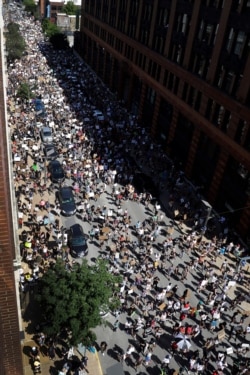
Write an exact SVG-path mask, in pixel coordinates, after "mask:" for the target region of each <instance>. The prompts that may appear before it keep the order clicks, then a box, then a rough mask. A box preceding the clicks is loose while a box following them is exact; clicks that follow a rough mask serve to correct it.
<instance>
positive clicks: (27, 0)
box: [23, 0, 37, 14]
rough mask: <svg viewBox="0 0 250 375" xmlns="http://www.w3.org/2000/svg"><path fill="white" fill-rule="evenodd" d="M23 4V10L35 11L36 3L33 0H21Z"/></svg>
mask: <svg viewBox="0 0 250 375" xmlns="http://www.w3.org/2000/svg"><path fill="white" fill-rule="evenodd" d="M23 5H24V6H25V10H26V11H27V12H30V13H33V14H34V13H36V12H37V5H36V3H35V2H34V0H23Z"/></svg>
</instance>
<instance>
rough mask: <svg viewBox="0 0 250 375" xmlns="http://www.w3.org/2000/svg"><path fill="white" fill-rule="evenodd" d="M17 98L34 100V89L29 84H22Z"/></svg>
mask: <svg viewBox="0 0 250 375" xmlns="http://www.w3.org/2000/svg"><path fill="white" fill-rule="evenodd" d="M17 96H18V97H19V98H21V99H22V100H28V99H31V98H34V94H33V93H32V89H31V87H30V86H29V84H28V83H27V82H21V83H20V84H19V87H18V90H17Z"/></svg>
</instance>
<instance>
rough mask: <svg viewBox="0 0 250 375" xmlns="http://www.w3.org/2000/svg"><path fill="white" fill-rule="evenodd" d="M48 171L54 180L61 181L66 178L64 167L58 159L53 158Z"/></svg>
mask: <svg viewBox="0 0 250 375" xmlns="http://www.w3.org/2000/svg"><path fill="white" fill-rule="evenodd" d="M48 171H49V173H50V179H51V181H52V182H56V183H60V182H63V181H64V180H65V173H64V169H63V167H62V165H61V163H60V162H59V161H58V160H51V162H50V163H49V165H48Z"/></svg>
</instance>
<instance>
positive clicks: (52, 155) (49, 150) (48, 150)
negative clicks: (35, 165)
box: [43, 143, 58, 160]
mask: <svg viewBox="0 0 250 375" xmlns="http://www.w3.org/2000/svg"><path fill="white" fill-rule="evenodd" d="M43 152H44V156H45V158H46V159H47V160H52V159H56V158H57V156H58V152H57V149H56V146H55V145H54V143H47V144H45V145H44V146H43Z"/></svg>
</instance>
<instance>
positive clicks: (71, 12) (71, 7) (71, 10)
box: [62, 1, 78, 16]
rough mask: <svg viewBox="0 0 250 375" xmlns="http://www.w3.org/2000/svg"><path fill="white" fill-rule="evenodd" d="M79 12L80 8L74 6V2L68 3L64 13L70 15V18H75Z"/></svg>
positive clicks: (63, 9) (63, 8) (63, 10)
mask: <svg viewBox="0 0 250 375" xmlns="http://www.w3.org/2000/svg"><path fill="white" fill-rule="evenodd" d="M77 10H78V6H77V5H75V4H74V2H73V1H68V2H67V3H66V4H65V5H64V6H63V7H62V12H64V13H66V14H68V15H69V16H75V15H76V13H77Z"/></svg>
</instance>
